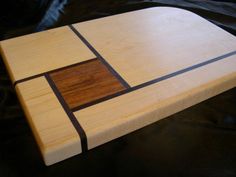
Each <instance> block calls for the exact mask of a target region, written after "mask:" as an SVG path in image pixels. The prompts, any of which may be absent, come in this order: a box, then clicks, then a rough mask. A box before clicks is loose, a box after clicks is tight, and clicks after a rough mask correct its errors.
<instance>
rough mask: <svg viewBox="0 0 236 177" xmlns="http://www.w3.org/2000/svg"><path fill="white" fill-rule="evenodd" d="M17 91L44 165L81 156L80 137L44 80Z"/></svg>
mask: <svg viewBox="0 0 236 177" xmlns="http://www.w3.org/2000/svg"><path fill="white" fill-rule="evenodd" d="M16 91H17V94H18V97H19V100H20V102H21V104H22V106H23V109H24V111H25V114H26V117H27V120H28V122H29V124H30V126H31V129H32V131H33V133H34V135H35V137H36V141H37V143H38V145H39V148H40V151H41V153H42V155H43V158H44V161H45V163H46V164H47V165H50V164H53V163H55V162H58V161H61V160H64V159H66V158H68V157H71V156H73V155H75V154H78V153H81V143H80V137H79V135H78V133H77V132H76V130H75V128H74V127H73V125H72V123H71V121H70V119H69V118H68V116H67V114H66V113H65V111H64V109H63V108H62V106H61V104H60V103H59V101H58V99H57V97H56V96H55V94H54V93H53V91H52V89H51V87H50V86H49V84H48V82H47V81H46V79H45V78H44V77H39V78H36V79H33V80H30V81H26V82H23V83H19V84H17V85H16Z"/></svg>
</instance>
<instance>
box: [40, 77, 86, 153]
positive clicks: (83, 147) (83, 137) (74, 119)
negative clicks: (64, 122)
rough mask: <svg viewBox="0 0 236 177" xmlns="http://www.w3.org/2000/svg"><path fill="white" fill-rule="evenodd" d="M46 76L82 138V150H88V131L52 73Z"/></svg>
mask: <svg viewBox="0 0 236 177" xmlns="http://www.w3.org/2000/svg"><path fill="white" fill-rule="evenodd" d="M44 76H45V78H46V79H47V81H48V83H49V85H50V87H51V88H52V90H53V92H54V94H55V95H56V97H57V99H58V100H59V102H60V103H61V105H62V107H63V109H64V110H65V112H66V114H67V115H68V117H69V119H70V121H71V123H72V124H73V126H74V127H75V129H76V131H77V133H78V134H79V136H80V140H81V147H82V152H85V151H87V150H88V143H87V136H86V133H85V131H84V129H83V127H82V126H81V125H80V124H79V122H78V121H77V119H76V117H75V115H74V113H73V112H72V111H71V110H70V108H69V107H68V105H67V104H66V102H65V100H64V98H63V97H62V95H61V93H60V92H59V91H58V89H57V87H56V85H55V83H54V82H53V80H52V79H51V77H50V75H49V74H48V73H45V75H44Z"/></svg>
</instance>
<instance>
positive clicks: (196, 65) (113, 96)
mask: <svg viewBox="0 0 236 177" xmlns="http://www.w3.org/2000/svg"><path fill="white" fill-rule="evenodd" d="M235 54H236V51H233V52H229V53H227V54H224V55H221V56H218V57H215V58H212V59H209V60H207V61H204V62H201V63H198V64H195V65H192V66H190V67H187V68H184V69H181V70H178V71H175V72H173V73H170V74H167V75H164V76H161V77H159V78H156V79H153V80H150V81H148V82H145V83H142V84H140V85H137V86H134V87H130V88H127V89H126V90H123V91H120V92H117V93H115V94H111V95H109V96H106V97H103V98H100V99H97V100H94V101H92V102H90V103H87V104H84V105H81V106H77V107H75V108H73V109H72V111H73V112H75V111H78V110H81V109H84V108H87V107H89V106H93V105H95V104H98V103H101V102H104V101H107V100H110V99H112V98H115V97H118V96H121V95H124V94H127V93H130V92H132V91H135V90H138V89H141V88H143V87H146V86H149V85H152V84H155V83H158V82H161V81H164V80H167V79H170V78H172V77H175V76H177V75H180V74H183V73H186V72H189V71H192V70H194V69H197V68H200V67H202V66H205V65H208V64H211V63H214V62H217V61H219V60H222V59H225V58H227V57H230V56H233V55H235Z"/></svg>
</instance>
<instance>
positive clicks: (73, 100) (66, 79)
mask: <svg viewBox="0 0 236 177" xmlns="http://www.w3.org/2000/svg"><path fill="white" fill-rule="evenodd" d="M50 76H51V78H52V79H53V81H54V82H55V84H56V86H57V88H58V90H59V91H60V93H61V94H62V96H63V97H64V99H65V101H66V103H67V104H68V105H69V107H70V108H71V109H73V108H75V107H78V106H81V105H83V104H86V103H89V102H91V101H94V100H97V99H99V98H102V97H105V96H108V95H111V94H114V93H117V92H119V91H121V90H124V89H125V87H124V86H123V85H122V84H121V83H120V82H119V80H117V78H116V77H115V76H113V75H112V73H110V72H109V70H108V69H107V68H106V66H105V65H104V64H103V63H102V62H101V61H99V60H98V59H94V60H90V61H89V62H86V63H83V64H81V65H77V66H73V67H70V68H67V69H64V70H60V71H57V72H54V73H52V74H50Z"/></svg>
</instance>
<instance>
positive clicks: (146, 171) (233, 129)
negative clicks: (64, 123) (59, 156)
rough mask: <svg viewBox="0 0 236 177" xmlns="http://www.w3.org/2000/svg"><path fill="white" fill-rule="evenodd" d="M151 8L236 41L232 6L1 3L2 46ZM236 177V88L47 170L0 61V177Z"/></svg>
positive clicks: (191, 1)
mask: <svg viewBox="0 0 236 177" xmlns="http://www.w3.org/2000/svg"><path fill="white" fill-rule="evenodd" d="M154 6H172V7H179V8H183V9H187V10H190V11H192V12H195V13H197V14H199V15H200V16H202V17H204V18H206V19H208V20H209V21H211V22H213V23H214V24H216V25H218V26H220V27H221V28H223V29H225V30H227V31H228V32H230V33H232V34H234V35H236V2H235V1H234V0H227V1H226V0H225V1H212V0H208V1H203V0H201V1H200V0H152V1H151V0H139V1H138V0H132V1H131V0H100V1H94V0H86V1H85V0H6V1H3V2H2V1H1V2H0V40H3V39H8V38H12V37H15V36H20V35H23V34H29V33H33V32H37V31H41V30H45V29H49V28H54V27H57V26H62V25H66V24H70V23H75V22H80V21H85V20H89V19H94V18H100V17H104V16H109V15H113V14H118V13H122V12H127V11H132V10H137V9H143V8H148V7H154ZM8 176H9V177H20V176H30V177H37V176H39V177H41V176H50V177H51V176H68V177H73V176H104V177H105V176H113V177H116V176H160V177H185V176H186V177H190V176H198V177H201V176H203V177H236V88H234V89H231V90H229V91H227V92H225V93H223V94H220V95H218V96H216V97H214V98H211V99H209V100H207V101H204V102H202V103H200V104H198V105H196V106H193V107H191V108H188V109H186V110H184V111H182V112H180V113H177V114H174V115H173V116H170V117H168V118H166V119H163V120H161V121H159V122H157V123H154V124H152V125H150V126H147V127H145V128H143V129H140V130H138V131H135V132H133V133H131V134H128V135H126V136H124V137H121V138H119V139H116V140H114V141H111V142H109V143H106V144H105V145H102V146H99V147H97V148H95V149H93V150H90V151H88V152H86V153H84V154H80V155H77V156H75V157H73V158H70V159H68V160H65V161H63V162H60V163H58V164H55V165H52V166H49V167H46V166H45V165H44V164H43V162H42V159H41V156H40V153H39V151H38V149H37V145H36V142H35V141H34V138H33V135H32V133H31V131H30V128H29V126H28V124H27V122H26V118H25V116H24V114H23V111H22V109H21V107H20V105H19V102H18V101H17V98H16V95H15V92H14V89H13V87H12V86H11V82H10V80H9V77H8V75H7V72H6V69H5V67H4V64H3V62H2V59H0V177H8Z"/></svg>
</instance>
